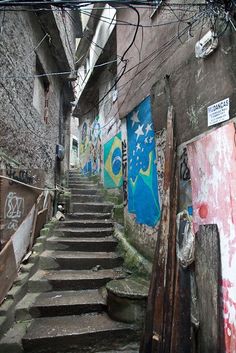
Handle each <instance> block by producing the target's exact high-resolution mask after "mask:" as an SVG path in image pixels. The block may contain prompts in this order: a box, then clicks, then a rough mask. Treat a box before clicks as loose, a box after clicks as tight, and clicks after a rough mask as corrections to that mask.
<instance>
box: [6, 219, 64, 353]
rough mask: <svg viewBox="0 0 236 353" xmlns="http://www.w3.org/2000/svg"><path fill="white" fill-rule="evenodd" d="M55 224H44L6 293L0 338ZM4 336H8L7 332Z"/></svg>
mask: <svg viewBox="0 0 236 353" xmlns="http://www.w3.org/2000/svg"><path fill="white" fill-rule="evenodd" d="M57 224H58V221H56V220H54V219H53V220H52V221H51V222H49V223H47V224H45V227H44V228H43V229H41V231H40V236H39V237H38V238H37V239H36V242H35V244H34V247H33V249H32V250H33V254H32V255H31V256H30V257H29V259H28V260H27V261H28V262H27V263H22V264H21V266H20V272H19V273H18V276H17V278H16V279H15V281H14V283H13V286H12V288H11V289H10V290H9V291H8V293H7V295H6V299H5V301H4V302H3V303H2V304H1V305H0V337H2V336H3V335H4V334H5V332H7V330H9V328H10V327H11V326H12V325H13V323H14V321H15V309H16V305H17V303H18V302H19V301H20V300H21V299H22V298H23V297H24V296H25V294H26V293H27V291H28V282H29V278H30V277H31V276H32V275H33V274H34V273H35V272H36V271H37V269H38V263H39V255H40V254H41V253H42V252H43V251H44V248H45V243H46V240H47V237H48V235H49V234H51V233H52V231H53V229H54V228H55V227H56V225H57ZM12 332H13V331H12ZM6 335H8V332H7V334H6ZM1 342H2V341H1ZM2 347H5V346H4V345H3V346H2V345H0V352H4V353H7V352H11V353H13V352H14V353H18V352H20V350H19V349H20V348H19V347H18V345H17V344H16V346H14V347H13V346H12V344H10V346H9V347H11V348H7V349H10V350H6V349H5V348H4V349H3V348H2Z"/></svg>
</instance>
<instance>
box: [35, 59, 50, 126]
mask: <svg viewBox="0 0 236 353" xmlns="http://www.w3.org/2000/svg"><path fill="white" fill-rule="evenodd" d="M49 91H50V84H49V81H48V78H47V76H46V75H45V72H44V70H43V67H42V64H41V62H40V60H39V58H38V57H36V70H35V78H34V93H33V106H34V107H35V109H36V110H37V112H38V113H39V114H40V115H41V116H42V117H43V120H44V122H45V123H46V124H47V123H48V117H49V111H48V103H49Z"/></svg>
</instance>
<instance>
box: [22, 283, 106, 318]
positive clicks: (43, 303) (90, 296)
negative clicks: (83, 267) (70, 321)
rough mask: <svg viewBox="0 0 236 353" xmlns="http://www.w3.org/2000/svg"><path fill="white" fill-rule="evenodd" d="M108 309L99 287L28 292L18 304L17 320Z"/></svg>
mask: <svg viewBox="0 0 236 353" xmlns="http://www.w3.org/2000/svg"><path fill="white" fill-rule="evenodd" d="M104 310H106V301H105V299H104V298H103V297H102V295H101V293H100V292H99V291H98V290H97V289H90V290H86V291H85V290H83V291H60V292H58V291H56V292H54V291H53V292H44V293H28V294H27V295H26V296H25V297H24V298H23V299H22V300H21V301H20V302H19V303H18V304H17V306H16V311H15V317H16V321H23V320H30V319H31V318H36V317H51V316H63V315H80V314H84V313H90V312H102V311H104Z"/></svg>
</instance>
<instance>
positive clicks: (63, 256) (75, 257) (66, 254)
mask: <svg viewBox="0 0 236 353" xmlns="http://www.w3.org/2000/svg"><path fill="white" fill-rule="evenodd" d="M121 264H122V257H121V256H119V255H118V254H116V253H115V252H82V251H60V250H55V251H53V250H45V251H44V252H42V254H41V255H40V258H39V267H40V269H43V270H56V269H57V270H59V269H64V270H89V269H90V270H91V269H92V268H94V267H96V266H101V268H104V269H108V268H113V267H117V266H120V265H121Z"/></svg>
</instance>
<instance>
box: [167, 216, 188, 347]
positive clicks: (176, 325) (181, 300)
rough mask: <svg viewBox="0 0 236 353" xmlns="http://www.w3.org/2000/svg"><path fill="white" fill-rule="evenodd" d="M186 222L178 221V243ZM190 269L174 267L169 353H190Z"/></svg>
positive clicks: (180, 240)
mask: <svg viewBox="0 0 236 353" xmlns="http://www.w3.org/2000/svg"><path fill="white" fill-rule="evenodd" d="M185 224H186V221H185V220H180V226H179V232H178V234H177V236H178V242H179V244H182V241H183V231H184V227H185ZM190 271H191V270H190V269H189V268H186V269H183V268H182V267H181V265H180V264H179V263H177V267H176V279H175V295H174V312H173V323H172V338H171V348H170V352H171V353H191V352H192V342H191V288H190Z"/></svg>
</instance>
